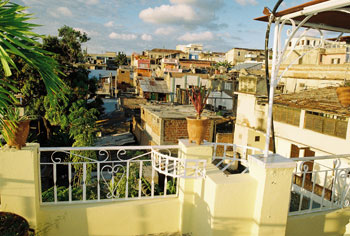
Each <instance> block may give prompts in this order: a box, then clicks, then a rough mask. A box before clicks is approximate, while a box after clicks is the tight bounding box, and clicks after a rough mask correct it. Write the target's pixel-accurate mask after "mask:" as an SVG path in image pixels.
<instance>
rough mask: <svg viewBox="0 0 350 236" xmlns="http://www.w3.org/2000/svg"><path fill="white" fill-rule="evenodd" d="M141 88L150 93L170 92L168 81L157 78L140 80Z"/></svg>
mask: <svg viewBox="0 0 350 236" xmlns="http://www.w3.org/2000/svg"><path fill="white" fill-rule="evenodd" d="M139 85H140V88H141V89H142V91H143V92H149V93H170V91H169V88H168V86H167V83H166V81H164V80H156V79H153V78H152V79H143V80H139Z"/></svg>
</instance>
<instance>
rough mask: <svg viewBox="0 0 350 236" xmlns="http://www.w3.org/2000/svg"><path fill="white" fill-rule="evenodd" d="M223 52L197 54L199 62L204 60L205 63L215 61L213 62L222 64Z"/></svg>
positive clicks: (223, 59)
mask: <svg viewBox="0 0 350 236" xmlns="http://www.w3.org/2000/svg"><path fill="white" fill-rule="evenodd" d="M225 55H226V54H225V53H224V52H201V53H200V54H199V57H198V59H199V60H206V61H215V62H224V61H225V59H226V57H225Z"/></svg>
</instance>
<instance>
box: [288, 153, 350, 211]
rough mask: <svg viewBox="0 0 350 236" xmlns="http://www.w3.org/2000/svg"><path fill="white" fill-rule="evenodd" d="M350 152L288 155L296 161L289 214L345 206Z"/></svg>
mask: <svg viewBox="0 0 350 236" xmlns="http://www.w3.org/2000/svg"><path fill="white" fill-rule="evenodd" d="M348 157H350V155H335V156H324V157H306V158H291V159H292V160H293V161H296V162H297V167H296V169H295V171H294V173H293V177H292V185H291V200H290V209H289V215H297V214H304V213H310V212H317V211H325V210H331V209H338V208H343V207H348V206H349V203H350V193H349V190H350V166H349V164H348V161H349V159H348Z"/></svg>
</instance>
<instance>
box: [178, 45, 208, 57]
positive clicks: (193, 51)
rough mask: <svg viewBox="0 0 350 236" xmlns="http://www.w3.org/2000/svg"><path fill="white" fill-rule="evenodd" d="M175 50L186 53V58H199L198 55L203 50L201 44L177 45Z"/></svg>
mask: <svg viewBox="0 0 350 236" xmlns="http://www.w3.org/2000/svg"><path fill="white" fill-rule="evenodd" d="M176 50H181V51H183V52H185V53H187V54H188V59H190V60H199V55H200V54H201V53H202V51H203V45H202V44H188V45H177V46H176Z"/></svg>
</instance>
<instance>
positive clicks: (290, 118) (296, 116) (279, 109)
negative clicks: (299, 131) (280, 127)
mask: <svg viewBox="0 0 350 236" xmlns="http://www.w3.org/2000/svg"><path fill="white" fill-rule="evenodd" d="M273 114H274V115H273V119H274V120H275V121H278V122H282V123H286V124H290V125H294V126H299V123H300V109H297V108H294V107H286V106H278V105H275V106H274V107H273Z"/></svg>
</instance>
